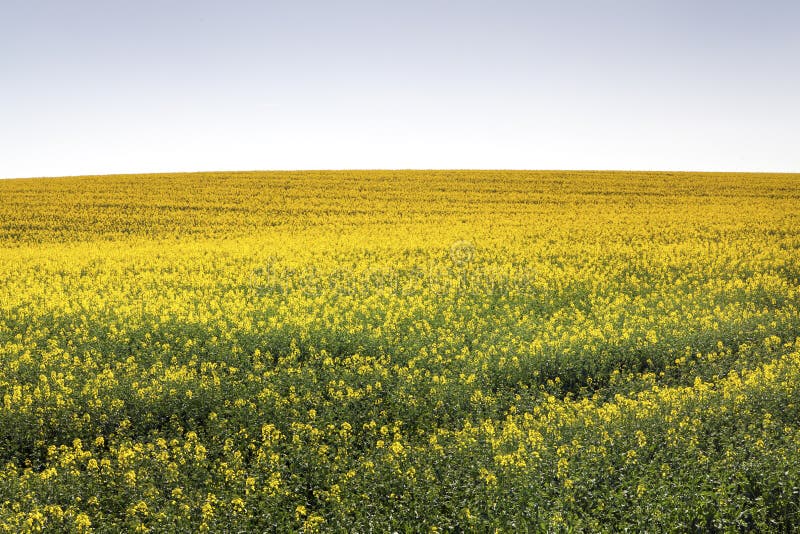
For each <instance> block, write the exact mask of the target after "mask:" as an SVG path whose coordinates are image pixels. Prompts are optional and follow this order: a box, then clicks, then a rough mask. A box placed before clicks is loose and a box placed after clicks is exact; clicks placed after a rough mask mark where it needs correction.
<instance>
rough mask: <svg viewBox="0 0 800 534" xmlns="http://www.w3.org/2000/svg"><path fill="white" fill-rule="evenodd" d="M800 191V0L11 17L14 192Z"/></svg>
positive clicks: (4, 56)
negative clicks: (20, 181) (524, 187)
mask: <svg viewBox="0 0 800 534" xmlns="http://www.w3.org/2000/svg"><path fill="white" fill-rule="evenodd" d="M334 168H359V169H365V168H505V169H512V168H516V169H665V170H720V171H727V170H732V171H735V170H742V171H788V172H800V1H798V0H786V1H775V0H763V1H758V0H750V1H743V0H728V1H715V0H689V1H684V0H663V1H648V0H618V1H611V0H587V1H576V0H552V1H548V2H541V1H533V0H531V1H519V2H517V1H508V0H484V1H468V0H465V1H442V0H427V1H421V0H419V1H418V0H402V1H401V0H392V1H382V0H370V1H346V0H345V1H303V0H287V1H242V0H226V1H223V0H219V1H213V2H212V1H208V0H194V1H189V0H185V1H178V0H158V1H151V0H130V1H121V0H97V1H88V0H70V1H64V0H51V1H46V0H0V176H2V177H21V176H58V175H70V174H90V173H93V174H94V173H96V174H104V173H122V172H159V171H193V170H251V169H334Z"/></svg>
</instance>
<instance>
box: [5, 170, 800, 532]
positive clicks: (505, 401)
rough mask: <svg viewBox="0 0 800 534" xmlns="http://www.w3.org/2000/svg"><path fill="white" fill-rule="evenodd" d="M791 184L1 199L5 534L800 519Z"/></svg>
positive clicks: (21, 183) (799, 229) (45, 194)
mask: <svg viewBox="0 0 800 534" xmlns="http://www.w3.org/2000/svg"><path fill="white" fill-rule="evenodd" d="M799 296H800V175H766V174H749V175H746V174H698V173H641V172H640V173H636V172H626V173H623V172H620V173H608V172H606V173H601V172H555V171H553V172H521V171H520V172H510V171H363V172H359V171H337V172H252V173H209V174H171V175H143V176H98V177H72V178H58V179H35V180H3V181H0V401H1V402H0V532H329V531H331V532H342V531H351V532H446V531H457V532H603V531H609V532H618V531H623V530H630V531H649V532H660V531H685V532H691V531H703V532H708V531H712V532H713V531H719V532H737V531H753V530H756V531H767V532H769V531H778V532H780V531H795V530H797V529H798V528H800V311H799V310H798V306H800V298H798V297H799Z"/></svg>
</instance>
